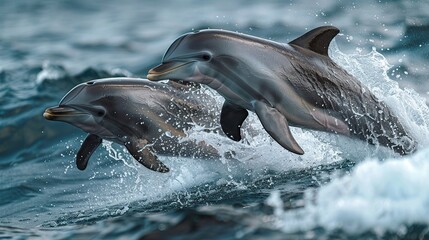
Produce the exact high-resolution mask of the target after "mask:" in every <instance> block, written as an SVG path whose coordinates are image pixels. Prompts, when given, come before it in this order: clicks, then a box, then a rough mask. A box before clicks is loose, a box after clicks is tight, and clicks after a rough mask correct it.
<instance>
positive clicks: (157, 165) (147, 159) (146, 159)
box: [125, 139, 170, 173]
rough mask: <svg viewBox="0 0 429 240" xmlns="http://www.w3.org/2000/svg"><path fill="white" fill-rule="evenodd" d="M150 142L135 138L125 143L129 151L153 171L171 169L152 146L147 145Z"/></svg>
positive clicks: (163, 171)
mask: <svg viewBox="0 0 429 240" xmlns="http://www.w3.org/2000/svg"><path fill="white" fill-rule="evenodd" d="M147 144H148V142H147V141H146V140H141V139H133V140H131V141H129V142H127V143H126V144H125V147H126V148H127V149H128V152H130V154H131V155H132V156H133V157H134V159H136V160H137V161H138V162H139V163H141V164H142V165H143V166H145V167H147V168H149V169H150V170H152V171H156V172H162V173H166V172H168V171H170V169H168V167H167V166H165V165H164V164H163V163H162V162H161V161H160V160H159V159H158V157H157V156H156V155H155V154H154V153H153V151H152V149H151V147H149V146H147Z"/></svg>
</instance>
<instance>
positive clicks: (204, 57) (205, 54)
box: [201, 53, 212, 61]
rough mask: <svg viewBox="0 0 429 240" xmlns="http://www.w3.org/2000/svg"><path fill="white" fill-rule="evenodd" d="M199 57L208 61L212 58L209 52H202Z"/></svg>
mask: <svg viewBox="0 0 429 240" xmlns="http://www.w3.org/2000/svg"><path fill="white" fill-rule="evenodd" d="M201 58H202V59H203V60H204V61H209V60H210V59H211V58H212V56H211V55H210V53H204V54H203V55H202V56H201Z"/></svg>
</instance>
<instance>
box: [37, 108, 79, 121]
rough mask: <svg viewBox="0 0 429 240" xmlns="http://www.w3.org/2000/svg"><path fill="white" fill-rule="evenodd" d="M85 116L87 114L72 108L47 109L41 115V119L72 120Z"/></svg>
mask: <svg viewBox="0 0 429 240" xmlns="http://www.w3.org/2000/svg"><path fill="white" fill-rule="evenodd" d="M82 115H87V113H85V112H82V111H79V110H77V109H75V108H72V107H64V106H62V107H51V108H47V109H46V110H45V112H44V113H43V117H44V118H45V119H47V120H54V121H55V120H63V119H64V118H72V117H76V116H82Z"/></svg>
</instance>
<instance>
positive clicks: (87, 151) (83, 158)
mask: <svg viewBox="0 0 429 240" xmlns="http://www.w3.org/2000/svg"><path fill="white" fill-rule="evenodd" d="M102 141H103V139H102V138H101V137H99V136H97V135H94V134H89V135H88V136H87V137H86V138H85V141H83V143H82V146H81V147H80V149H79V151H78V152H77V155H76V166H77V168H78V169H79V170H85V168H86V166H87V165H88V161H89V158H90V157H91V155H92V154H93V153H94V152H95V150H96V149H97V148H98V146H100V144H101V142H102Z"/></svg>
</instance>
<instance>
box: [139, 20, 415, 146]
mask: <svg viewBox="0 0 429 240" xmlns="http://www.w3.org/2000/svg"><path fill="white" fill-rule="evenodd" d="M338 32H339V30H338V29H337V28H335V27H332V26H324V27H319V28H316V29H313V30H311V31H309V32H307V33H306V34H304V35H302V36H301V37H298V38H297V39H295V40H293V41H291V42H290V43H289V44H284V43H277V42H273V41H269V40H265V39H261V38H257V37H253V36H249V35H245V34H239V33H235V32H230V31H223V30H202V31H199V32H195V33H188V34H185V35H182V36H181V37H179V38H178V39H177V40H175V41H174V42H173V44H172V45H171V46H170V47H169V49H168V50H167V52H166V53H165V55H164V57H163V59H162V64H161V65H159V66H157V67H155V68H153V69H151V70H150V71H149V74H148V75H147V78H148V79H149V80H153V81H157V80H162V79H178V80H183V81H190V82H198V83H202V84H206V85H208V86H209V87H211V88H213V89H214V90H216V91H217V92H218V93H220V94H221V95H222V96H223V97H224V98H225V100H226V101H225V103H224V105H223V108H222V112H221V121H220V123H221V126H222V129H223V130H224V132H225V133H226V134H227V135H228V136H229V137H230V138H232V139H233V140H240V139H241V136H240V126H241V124H242V123H243V121H244V120H245V119H246V117H247V114H248V113H247V110H250V111H253V112H255V113H256V115H257V116H258V118H259V120H260V121H261V123H262V126H263V127H264V128H265V130H266V131H267V132H268V133H269V134H270V135H271V137H272V138H273V139H274V140H276V141H277V142H278V143H279V144H280V145H281V146H283V147H284V148H286V149H288V150H289V151H291V152H294V153H296V154H303V153H304V151H303V150H302V148H301V147H300V146H299V145H298V143H297V142H296V140H295V139H294V137H293V136H292V134H291V132H290V130H289V125H291V126H297V127H302V128H309V129H314V130H320V131H326V132H334V133H339V134H343V135H347V136H354V137H357V138H360V139H362V140H366V141H368V142H369V143H371V144H380V145H383V146H387V147H390V148H391V149H393V150H394V151H396V152H398V153H400V154H408V153H411V152H413V151H414V150H415V148H416V145H417V143H416V142H415V140H413V138H412V137H411V136H410V135H409V134H408V133H407V131H406V130H405V129H404V127H403V125H402V124H401V123H400V121H399V120H398V118H397V117H396V116H395V115H394V114H393V112H392V111H391V110H390V109H389V108H388V107H387V106H386V104H385V103H383V102H381V101H380V100H378V99H377V98H376V97H375V96H374V95H373V94H372V93H371V92H370V91H369V89H368V88H367V87H365V86H364V85H362V84H361V83H360V82H359V81H358V80H357V79H356V78H354V77H353V76H351V75H350V74H349V73H347V72H346V71H345V70H344V69H342V68H341V67H339V66H338V65H337V64H336V63H335V62H333V61H332V59H331V58H330V57H329V56H328V47H329V43H330V42H331V40H332V39H333V38H334V37H335V36H336V35H337V34H338ZM246 109H247V110H246Z"/></svg>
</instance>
